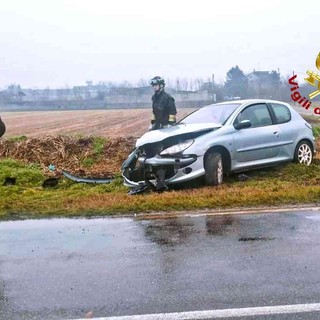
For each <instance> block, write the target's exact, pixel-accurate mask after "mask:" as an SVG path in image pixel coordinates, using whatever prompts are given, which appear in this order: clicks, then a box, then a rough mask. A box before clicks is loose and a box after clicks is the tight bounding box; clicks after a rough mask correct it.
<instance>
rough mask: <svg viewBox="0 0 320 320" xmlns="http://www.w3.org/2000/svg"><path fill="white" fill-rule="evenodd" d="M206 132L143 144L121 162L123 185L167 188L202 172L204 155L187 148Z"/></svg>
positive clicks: (158, 188) (137, 187)
mask: <svg viewBox="0 0 320 320" xmlns="http://www.w3.org/2000/svg"><path fill="white" fill-rule="evenodd" d="M210 131H211V130H210ZM207 132H208V131H207V130H206V131H202V132H197V133H192V134H188V135H183V136H176V137H170V139H165V140H164V141H160V142H154V143H147V144H144V145H142V146H141V145H140V146H139V147H137V148H136V149H135V150H134V151H133V152H132V153H131V154H130V156H129V157H128V159H127V160H126V161H125V162H124V163H123V165H122V176H123V178H124V185H125V186H128V187H130V188H136V189H139V188H141V189H143V188H146V187H148V186H151V187H153V188H154V189H156V190H166V189H167V188H168V185H171V184H175V183H178V182H184V181H188V180H191V179H194V178H196V177H198V176H200V175H202V174H203V173H204V169H203V157H202V156H201V155H200V156H199V155H196V154H189V153H188V152H187V151H188V145H192V144H193V142H194V139H195V138H196V137H197V136H200V135H203V134H205V133H207ZM179 147H180V149H179Z"/></svg>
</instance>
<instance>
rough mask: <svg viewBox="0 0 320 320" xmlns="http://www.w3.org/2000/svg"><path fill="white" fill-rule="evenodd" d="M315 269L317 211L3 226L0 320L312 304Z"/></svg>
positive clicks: (319, 296) (318, 260) (319, 294)
mask: <svg viewBox="0 0 320 320" xmlns="http://www.w3.org/2000/svg"><path fill="white" fill-rule="evenodd" d="M319 270H320V213H319V212H312V211H310V212H299V213H272V214H255V215H238V216H237V215H225V216H200V217H181V218H174V219H165V220H146V221H137V220H132V219H92V220H85V219H76V220H70V219H61V220H58V219H55V220H40V221H30V220H29V221H18V222H2V223H0V319H13V320H15V319H66V318H72V319H76V318H84V317H85V315H86V314H87V313H88V312H91V314H92V315H93V317H107V316H118V315H134V314H150V313H161V312H182V311H196V310H216V309H230V308H246V307H262V306H278V305H292V304H308V303H319V302H320V271H319ZM229 319H237V320H239V319H246V320H251V319H258V320H265V319H276V320H283V319H320V313H307V314H297V315H292V314H290V315H281V316H259V317H258V316H256V317H245V318H229Z"/></svg>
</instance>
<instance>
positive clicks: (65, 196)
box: [0, 159, 320, 220]
mask: <svg viewBox="0 0 320 320" xmlns="http://www.w3.org/2000/svg"><path fill="white" fill-rule="evenodd" d="M318 162H319V160H315V164H312V165H311V166H309V167H305V166H301V165H297V164H288V165H282V166H278V167H273V168H269V169H263V170H256V171H251V172H247V173H246V174H247V175H248V176H249V179H248V180H247V181H244V182H240V181H239V179H238V175H231V176H230V177H227V178H226V179H225V182H224V184H223V185H221V186H219V187H204V186H201V184H199V185H194V186H190V184H189V186H182V187H180V188H175V189H172V190H170V191H167V192H164V193H161V194H158V193H156V192H149V193H145V194H142V195H136V196H129V195H128V194H127V191H128V189H127V188H126V187H124V186H123V184H122V179H121V177H120V176H119V175H118V176H117V177H116V179H115V180H114V181H113V182H112V183H110V184H100V185H93V184H83V183H74V182H72V181H71V180H68V179H66V178H61V180H60V181H59V184H58V186H57V187H54V188H52V189H44V188H42V186H41V185H42V182H43V181H44V179H45V178H46V177H45V176H44V175H43V173H42V171H41V168H40V167H39V166H37V165H26V164H23V163H21V162H18V161H15V160H11V159H4V160H0V219H3V220H4V219H19V218H41V217H57V216H65V217H73V216H93V215H111V214H122V213H141V212H154V211H172V210H174V211H176V210H177V211H180V210H198V209H222V208H235V207H237V208H238V207H243V206H245V207H256V206H268V207H269V206H277V205H288V204H291V205H292V204H293V205H295V204H307V203H317V202H319V199H320V165H319V163H318ZM5 177H15V178H16V181H17V182H16V185H14V186H3V185H2V183H3V181H4V179H5Z"/></svg>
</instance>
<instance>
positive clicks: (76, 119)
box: [1, 109, 193, 138]
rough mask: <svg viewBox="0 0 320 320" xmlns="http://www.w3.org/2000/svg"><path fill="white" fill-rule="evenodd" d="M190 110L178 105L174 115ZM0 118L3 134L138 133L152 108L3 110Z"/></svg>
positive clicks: (36, 135)
mask: <svg viewBox="0 0 320 320" xmlns="http://www.w3.org/2000/svg"><path fill="white" fill-rule="evenodd" d="M192 111H193V109H179V110H178V117H177V118H178V119H181V118H182V117H184V116H185V115H187V114H189V113H190V112H192ZM1 118H2V119H3V121H4V122H5V124H6V127H7V132H6V133H5V135H4V136H3V138H8V137H13V136H21V135H24V136H27V137H43V136H44V135H82V136H105V137H110V138H115V137H129V136H135V137H139V136H141V135H142V134H143V133H144V132H146V131H147V129H148V126H149V124H150V118H151V109H135V110H126V109H122V110H77V111H27V112H3V113H1Z"/></svg>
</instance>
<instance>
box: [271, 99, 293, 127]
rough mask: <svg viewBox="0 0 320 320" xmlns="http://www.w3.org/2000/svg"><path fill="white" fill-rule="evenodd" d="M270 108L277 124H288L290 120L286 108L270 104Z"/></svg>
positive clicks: (289, 114)
mask: <svg viewBox="0 0 320 320" xmlns="http://www.w3.org/2000/svg"><path fill="white" fill-rule="evenodd" d="M271 107H272V109H273V111H274V114H275V116H276V122H277V124H280V123H285V122H289V121H290V120H291V112H290V110H289V108H288V107H287V106H285V105H283V104H279V103H271Z"/></svg>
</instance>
